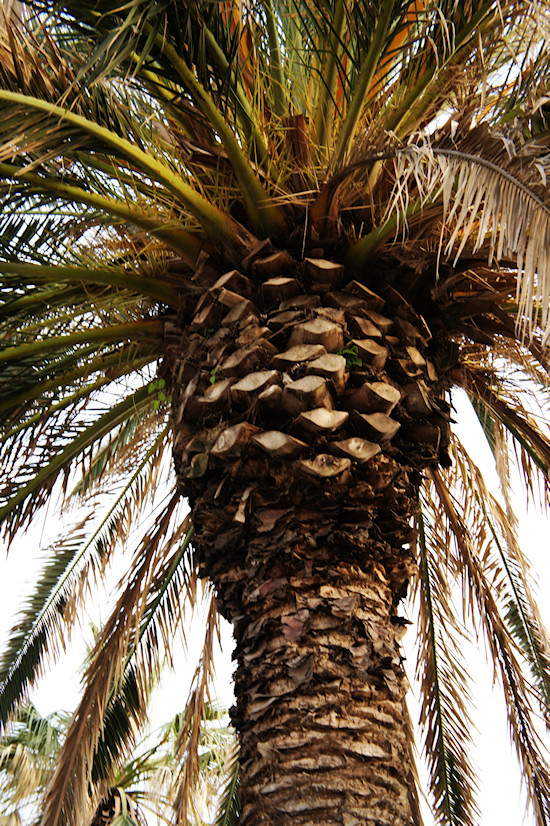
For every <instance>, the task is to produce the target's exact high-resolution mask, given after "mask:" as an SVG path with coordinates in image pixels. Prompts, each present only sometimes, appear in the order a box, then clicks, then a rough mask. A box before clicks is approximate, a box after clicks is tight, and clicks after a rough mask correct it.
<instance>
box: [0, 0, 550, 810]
mask: <svg viewBox="0 0 550 826" xmlns="http://www.w3.org/2000/svg"><path fill="white" fill-rule="evenodd" d="M549 22H550V21H549V7H548V4H547V3H546V2H544V0H539V2H534V0H531V2H526V0H524V1H523V2H522V1H521V0H501V2H496V0H479V2H478V3H476V4H473V3H470V2H464V3H456V2H454V0H438V2H435V1H434V0H383V2H377V3H373V2H369V1H368V0H363V2H351V0H257V2H254V3H234V2H231V0H221V2H216V3H211V2H205V1H204V0H163V2H158V0H154V2H153V0H129V1H128V2H127V3H124V4H120V3H113V2H110V0H96V2H94V3H82V2H76V1H75V2H73V1H72V0H66V2H63V3H62V2H56V0H53V2H51V0H49V2H43V3H42V2H40V0H34V2H32V3H29V4H28V5H26V4H24V3H23V4H19V3H18V4H14V3H7V4H6V3H5V4H4V17H3V23H2V44H1V48H2V55H1V61H0V66H1V68H0V103H1V110H0V146H1V149H0V176H1V178H2V181H3V183H2V190H1V192H2V217H1V223H0V233H1V238H2V256H1V258H2V260H1V263H0V272H1V273H2V288H1V293H0V295H1V300H2V305H1V309H0V313H1V322H0V323H1V325H2V339H1V341H2V347H3V349H2V352H1V354H0V377H1V381H2V383H3V384H2V388H3V393H2V400H1V402H0V410H1V416H2V428H3V430H2V443H1V445H2V447H1V457H2V470H3V479H4V482H5V484H4V487H3V493H2V496H3V499H2V503H1V507H0V518H1V520H2V522H3V525H4V528H5V532H6V535H7V537H8V539H10V538H12V537H13V536H15V535H16V534H17V533H19V532H21V531H24V530H25V528H26V526H27V525H28V524H29V522H30V520H31V519H32V517H33V515H34V514H35V513H36V512H37V511H38V509H39V508H40V507H42V506H43V505H44V504H45V503H46V502H47V501H48V500H49V499H50V497H51V496H52V495H56V496H59V495H61V496H62V497H63V498H64V499H65V500H68V501H74V500H76V501H83V502H86V501H89V499H90V497H96V499H95V500H94V501H95V502H96V504H97V506H98V507H99V505H101V504H105V501H107V500H105V499H101V497H100V492H101V491H108V492H109V493H110V494H111V496H114V497H115V499H114V501H113V500H108V501H109V503H110V504H108V506H107V513H106V514H105V513H103V515H101V516H98V517H97V521H96V522H92V521H91V520H89V521H84V522H81V523H79V525H78V527H77V530H76V532H75V533H74V534H71V535H69V536H64V537H62V538H61V540H60V541H59V543H57V544H56V545H54V546H53V547H52V548H51V549H50V554H49V556H50V558H49V561H48V565H47V568H46V571H45V573H44V575H43V577H42V578H41V579H40V580H39V582H38V584H37V587H36V591H35V593H34V595H33V596H32V598H31V599H30V601H29V604H28V605H27V606H26V607H25V609H24V611H23V614H22V616H21V617H20V619H19V622H18V625H17V627H16V629H14V634H13V636H12V639H11V642H10V644H9V647H8V649H7V651H6V654H5V657H4V659H3V661H2V665H1V671H0V681H1V685H2V697H1V703H0V719H1V720H2V721H4V722H5V721H6V720H8V719H9V716H10V715H11V714H12V713H13V712H14V709H16V708H17V706H18V704H19V703H20V702H21V699H22V698H23V697H24V696H25V692H26V690H27V687H28V686H29V685H30V684H32V682H33V680H34V679H35V676H36V675H37V674H38V672H39V671H40V667H41V664H42V662H43V659H44V657H45V656H46V655H47V653H48V651H49V650H54V649H55V648H56V647H57V646H58V645H59V644H60V641H62V640H63V638H64V635H65V634H66V632H67V628H68V627H69V626H70V624H71V622H72V621H73V619H74V617H75V615H76V613H77V609H78V605H79V601H80V599H81V598H82V597H83V594H84V592H85V590H86V583H87V582H88V581H89V579H90V578H91V577H94V576H95V575H99V574H101V573H102V572H103V571H104V570H105V569H106V566H107V565H108V562H109V560H110V559H111V557H112V554H113V552H114V550H115V548H116V547H117V542H120V541H122V540H124V539H125V538H126V537H127V536H128V535H129V533H130V530H131V528H132V527H133V523H134V520H135V514H136V513H138V512H143V510H144V508H145V506H146V505H147V503H148V502H150V501H151V497H152V496H153V493H154V492H155V490H156V488H157V484H158V482H159V480H160V479H161V478H162V477H163V476H164V477H168V476H169V474H168V471H167V470H166V466H167V465H166V462H165V461H164V457H165V456H166V455H167V453H168V451H172V456H173V467H174V469H175V473H174V474H173V476H172V477H170V478H172V480H173V490H172V493H169V494H168V495H167V498H166V500H165V502H164V504H163V506H162V508H160V509H159V510H157V511H156V512H155V514H154V516H153V521H152V522H150V523H148V526H147V528H146V530H144V533H143V537H142V540H141V543H140V544H139V545H138V547H137V549H136V553H135V558H134V560H133V563H132V566H131V568H130V571H129V574H128V577H127V579H126V581H125V587H124V588H122V589H121V592H120V598H119V601H118V603H117V606H116V608H115V610H114V611H113V614H112V615H111V617H110V618H109V619H108V621H107V622H106V624H105V627H104V629H103V631H102V633H101V635H100V638H99V640H98V642H97V645H96V648H95V650H94V655H93V658H92V661H91V663H90V665H89V667H88V670H87V672H86V678H85V686H84V690H83V695H82V700H81V703H80V705H79V707H78V708H77V710H76V712H75V715H74V717H73V720H72V722H71V725H70V727H69V731H68V734H67V737H66V739H65V742H64V745H63V747H62V748H61V750H60V753H59V757H58V760H57V765H56V769H55V771H54V773H53V776H52V780H51V782H50V785H49V788H48V791H47V794H46V798H45V803H44V812H43V820H42V823H43V824H44V826H53V824H57V823H75V822H78V823H81V822H83V819H84V816H83V812H86V811H90V807H92V810H93V806H94V805H95V804H96V803H97V801H98V800H99V799H100V798H101V797H102V796H103V795H104V793H105V790H106V789H108V788H110V787H111V785H112V783H111V780H110V778H111V776H112V773H113V771H114V767H115V766H116V765H117V762H118V761H119V760H121V759H122V758H121V755H122V754H123V752H124V749H125V748H128V744H129V743H130V744H131V742H132V740H133V738H134V737H135V734H136V731H137V730H138V729H139V726H140V725H141V722H142V720H143V718H144V715H145V708H146V700H147V685H148V675H150V674H151V673H152V672H154V671H155V669H156V668H157V665H158V661H159V657H161V656H162V652H163V651H164V648H165V646H168V648H170V645H171V640H172V637H173V634H174V631H175V629H176V628H177V627H178V626H181V623H182V611H181V604H182V603H181V600H182V596H181V595H182V594H186V595H187V596H188V597H189V598H190V599H191V601H193V599H194V597H195V592H196V581H195V576H196V572H197V571H198V572H199V573H200V576H201V577H203V578H207V579H208V581H209V582H211V583H212V587H213V590H211V591H210V602H209V606H210V607H209V609H208V621H207V630H206V637H205V649H204V650H205V653H204V656H203V659H202V664H201V666H200V667H199V669H198V671H197V673H196V677H195V680H194V683H193V688H192V697H191V704H190V706H189V708H190V709H194V711H193V712H192V713H191V712H190V714H191V716H190V720H191V721H192V720H198V719H200V717H201V713H200V710H201V708H203V707H204V703H205V702H206V699H205V698H206V696H207V686H208V677H209V673H210V671H211V656H210V652H211V650H212V648H211V646H212V641H213V639H214V638H215V633H216V631H215V629H216V610H218V611H219V612H220V613H221V614H222V615H223V616H224V617H226V618H227V619H229V620H230V621H231V622H232V623H233V627H234V632H235V639H236V651H235V657H236V659H237V672H236V680H235V692H236V707H235V709H234V712H233V722H234V724H235V726H236V728H237V730H238V735H239V741H240V750H241V754H240V778H241V780H240V782H241V799H242V812H241V815H240V820H239V822H240V823H242V824H253V825H254V826H257V824H262V823H276V824H286V823H289V824H290V823H292V824H320V823H323V824H330V823H340V824H342V823H345V824H353V823H357V824H359V823H361V824H363V823H377V824H392V826H397V824H410V823H417V822H419V821H420V814H419V811H418V802H417V795H416V783H415V769H414V759H413V755H412V735H411V726H410V721H409V719H408V715H407V711H406V705H405V694H406V687H407V682H406V679H405V675H404V670H403V665H402V653H401V649H400V645H399V640H400V638H401V636H402V633H403V630H404V627H405V626H406V621H405V620H404V619H403V617H402V616H401V615H400V613H399V610H400V608H399V606H400V603H401V602H402V600H403V599H404V598H405V597H406V595H407V592H408V591H410V590H412V591H413V593H414V595H416V596H415V600H416V601H415V602H414V604H415V605H416V606H417V607H418V610H419V617H420V622H419V630H418V637H419V650H420V656H419V665H418V676H419V680H420V683H421V692H422V710H421V726H422V729H423V735H422V736H423V749H424V752H425V754H426V756H427V762H428V767H429V773H430V784H431V793H432V801H433V807H434V812H435V814H436V817H437V818H438V820H439V822H441V823H447V824H473V823H475V822H476V817H477V815H476V811H477V810H476V803H475V794H474V792H475V779H474V777H473V771H472V767H471V761H470V759H469V751H468V749H469V742H470V736H471V726H470V724H469V718H468V674H467V667H466V665H465V664H464V662H463V659H462V656H461V648H462V641H463V636H464V634H465V633H466V631H465V629H466V628H467V627H468V624H469V623H470V624H471V623H473V626H474V628H476V629H478V632H479V634H480V636H481V637H483V638H484V640H485V643H486V645H487V647H488V650H489V651H490V652H491V655H492V657H493V659H494V663H495V673H496V674H497V676H498V679H499V681H500V683H501V685H502V688H503V690H504V695H505V698H506V701H507V705H508V714H509V722H510V730H511V735H512V738H513V742H514V746H515V749H516V751H517V754H518V756H519V762H520V765H521V770H522V773H523V778H524V780H525V784H526V787H527V791H528V795H529V799H530V802H531V805H532V808H533V811H534V813H535V818H536V822H537V823H538V824H547V823H549V822H550V774H549V770H548V765H547V763H546V762H545V757H544V753H543V748H542V746H541V744H540V741H539V732H538V727H537V722H536V720H537V715H538V714H540V713H541V711H542V714H543V716H545V718H546V719H547V715H548V706H549V700H550V671H549V660H548V639H547V637H546V634H545V631H544V629H543V628H542V626H541V622H540V619H539V614H538V612H537V609H536V606H535V604H534V602H533V599H532V596H531V591H530V587H529V575H528V567H527V562H526V561H525V559H524V557H523V556H522V554H521V552H520V550H519V548H518V545H517V540H516V532H515V524H514V517H513V513H512V510H511V508H510V503H509V500H508V499H506V497H505V501H504V506H500V505H499V504H498V502H497V501H496V500H495V499H494V498H493V497H492V496H491V494H490V493H489V492H488V491H487V490H486V488H485V485H484V483H483V479H482V476H481V474H480V472H479V471H478V469H477V468H476V466H475V463H474V462H473V461H472V460H471V458H470V457H469V456H468V455H467V453H466V451H465V450H464V448H463V447H462V446H461V445H460V443H459V442H458V440H457V438H456V436H455V435H454V434H453V432H452V427H451V425H452V423H453V409H452V405H451V396H450V392H451V390H452V389H453V388H461V389H463V390H465V391H466V392H467V393H468V395H469V397H470V399H471V401H472V404H473V405H474V408H475V410H476V412H477V414H478V416H479V419H480V421H481V422H482V425H483V427H484V429H485V433H486V435H487V439H488V441H489V444H490V446H491V448H492V450H493V452H494V454H495V457H496V460H497V467H498V469H499V472H500V474H501V478H502V481H503V486H504V491H505V492H506V490H507V480H508V473H509V461H510V460H509V457H513V456H514V455H515V456H517V459H518V462H519V466H520V468H521V470H522V472H523V476H524V478H525V482H526V486H527V491H528V493H529V494H533V495H534V496H535V497H536V496H537V495H539V494H540V496H541V497H542V500H543V502H544V503H545V504H546V503H547V502H548V500H549V490H550V488H549V468H550V440H549V437H548V432H547V428H546V426H545V423H544V419H543V418H542V417H540V416H537V414H536V406H535V405H536V404H537V403H538V402H540V398H541V397H544V394H546V393H547V389H548V372H549V370H548V367H549V359H548V351H547V349H546V347H547V343H548V339H549V337H550V301H549V298H550V262H549V253H548V250H549V249H550V244H549V241H550V220H549V218H550V208H549V206H548V196H547V190H546V178H547V174H548V158H549V155H548V140H549V131H548V124H547V117H546V115H547V112H546V109H547V107H548V97H547V87H546V82H547V77H548V69H549V67H548V63H549V57H548V55H549V50H548V31H549ZM541 394H542V396H541ZM117 485H118V487H117ZM183 500H186V501H188V503H189V507H190V515H188V514H186V513H185V509H184V507H183V505H182V501H183ZM97 513H98V511H97ZM411 584H412V586H413V587H412V588H410V587H409V586H410V585H411ZM462 593H464V595H465V596H464V605H463V606H462V605H461V604H460V603H461V594H462ZM189 731H191V732H192V733H191V734H190V736H189V738H188V739H187V745H186V746H185V747H182V750H181V754H182V755H184V756H185V757H186V759H185V761H184V770H183V771H182V775H181V784H180V791H179V796H178V803H177V807H176V809H177V818H178V822H179V823H185V822H186V818H187V811H188V795H187V794H186V790H188V789H189V788H190V784H191V782H192V778H193V777H195V776H196V774H197V772H198V758H199V750H198V748H197V742H198V741H197V731H198V729H197V727H196V725H195V727H194V728H193V726H191V729H189Z"/></svg>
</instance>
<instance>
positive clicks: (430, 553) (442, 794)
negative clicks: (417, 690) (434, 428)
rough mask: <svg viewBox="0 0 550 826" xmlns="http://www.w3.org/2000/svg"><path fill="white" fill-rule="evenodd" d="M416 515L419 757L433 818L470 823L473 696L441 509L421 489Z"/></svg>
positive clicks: (476, 813)
mask: <svg viewBox="0 0 550 826" xmlns="http://www.w3.org/2000/svg"><path fill="white" fill-rule="evenodd" d="M423 497H424V500H423V502H422V510H421V512H420V513H419V515H418V518H417V520H418V531H419V546H420V576H419V586H418V599H419V601H420V629H419V640H418V657H417V665H416V669H417V677H418V678H419V680H420V686H421V698H422V699H421V712H420V726H421V729H422V731H423V733H424V749H423V753H424V758H425V760H426V762H427V767H428V771H429V774H430V784H431V792H432V795H433V799H434V804H435V812H436V815H437V817H438V818H439V821H438V822H441V823H446V824H457V825H458V824H474V823H475V822H476V820H477V818H478V817H479V811H478V808H477V805H476V800H475V798H476V792H477V782H476V775H475V768H474V766H473V762H472V760H471V757H470V753H469V752H470V748H471V740H472V738H471V731H472V725H473V724H472V720H471V717H470V713H469V708H471V703H472V698H471V693H470V691H469V688H468V678H467V668H466V664H465V662H464V660H463V657H462V654H461V644H463V643H464V639H465V631H464V629H463V628H462V627H461V624H460V622H459V621H458V620H457V618H456V617H455V616H454V614H453V602H454V601H455V600H456V594H453V593H452V585H451V582H452V580H451V576H452V573H453V572H452V571H449V572H448V571H447V569H448V565H447V564H442V563H443V560H445V563H446V561H447V554H448V550H447V549H448V537H446V536H445V535H443V536H441V534H440V531H439V530H438V521H439V520H440V519H441V511H440V508H438V506H437V503H436V502H435V501H434V500H433V499H432V498H431V496H430V491H429V490H428V489H425V490H424V491H423Z"/></svg>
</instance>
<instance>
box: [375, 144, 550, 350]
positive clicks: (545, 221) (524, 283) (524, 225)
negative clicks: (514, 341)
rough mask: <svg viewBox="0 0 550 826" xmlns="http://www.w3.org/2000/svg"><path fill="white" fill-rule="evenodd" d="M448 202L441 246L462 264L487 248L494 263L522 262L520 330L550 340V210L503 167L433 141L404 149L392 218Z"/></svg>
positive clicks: (518, 291)
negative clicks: (537, 330) (464, 256)
mask: <svg viewBox="0 0 550 826" xmlns="http://www.w3.org/2000/svg"><path fill="white" fill-rule="evenodd" d="M437 199H440V200H441V206H442V227H441V252H442V254H444V255H445V256H446V257H447V258H450V259H451V260H454V261H455V262H456V261H457V260H458V259H459V258H460V256H461V255H462V254H463V253H464V251H465V250H468V251H471V253H474V254H475V253H478V252H479V251H480V250H482V249H487V255H488V259H489V261H493V260H496V261H504V262H505V263H506V262H509V261H514V262H515V265H516V267H517V276H516V277H517V288H516V294H517V301H518V304H519V311H518V323H519V332H520V334H521V335H522V336H523V337H530V336H533V333H534V331H535V328H537V327H539V328H540V329H542V331H543V344H546V343H547V342H548V340H549V338H550V253H549V250H550V209H549V208H548V206H547V205H546V204H545V203H544V202H543V201H542V200H541V199H540V198H539V197H538V196H537V195H535V193H534V192H533V191H532V190H531V189H530V188H529V187H528V186H526V185H525V184H523V183H522V181H521V180H519V179H518V178H517V177H515V176H514V175H511V174H510V173H509V172H507V171H506V169H505V168H503V167H502V166H498V165H497V164H495V163H493V162H492V161H491V160H488V159H486V158H483V157H480V156H475V155H471V154H468V153H467V152H463V151H460V150H459V149H447V148H442V147H438V146H432V145H430V144H429V143H428V142H427V141H426V140H424V141H421V142H418V143H415V144H412V143H411V145H409V146H407V147H405V148H403V149H399V150H398V151H397V152H396V161H395V186H394V189H393V192H392V195H391V198H390V202H389V205H388V208H387V213H386V217H387V218H389V217H390V216H391V215H392V214H394V213H396V212H397V213H399V214H400V215H402V216H406V215H407V212H408V211H409V208H410V205H411V204H415V205H416V207H418V206H419V202H420V203H421V204H428V203H433V202H434V201H435V200H437Z"/></svg>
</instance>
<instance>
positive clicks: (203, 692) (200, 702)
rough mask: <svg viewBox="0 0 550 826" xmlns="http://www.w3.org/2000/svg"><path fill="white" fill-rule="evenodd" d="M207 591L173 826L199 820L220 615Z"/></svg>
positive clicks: (179, 750) (181, 746) (180, 741)
mask: <svg viewBox="0 0 550 826" xmlns="http://www.w3.org/2000/svg"><path fill="white" fill-rule="evenodd" d="M209 591H210V594H209V597H210V598H209V603H208V609H207V615H206V628H205V636H204V645H203V649H202V655H201V660H200V663H199V665H198V667H197V670H196V672H195V675H194V677H193V682H192V685H191V690H190V692H189V698H188V701H187V704H186V708H185V718H184V721H183V725H182V728H181V734H180V736H179V738H178V743H177V748H176V760H177V763H178V765H180V766H181V768H180V772H179V776H178V780H177V793H176V797H175V801H174V811H175V820H174V823H175V824H176V826H185V824H187V823H188V814H189V812H191V813H192V814H193V815H195V816H197V817H199V816H200V812H199V811H198V807H199V801H198V800H197V795H196V792H197V789H198V782H199V779H200V758H199V746H200V732H201V725H202V721H203V719H204V717H205V710H206V705H207V701H209V700H210V685H211V682H212V678H213V669H214V663H213V653H214V643H215V639H216V637H218V639H219V615H218V611H217V608H216V600H215V596H214V591H213V589H212V587H211V586H210V587H209Z"/></svg>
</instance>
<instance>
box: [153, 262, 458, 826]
mask: <svg viewBox="0 0 550 826" xmlns="http://www.w3.org/2000/svg"><path fill="white" fill-rule="evenodd" d="M275 257H276V258H277V256H275ZM272 258H273V256H268V257H266V258H264V259H263V260H260V261H254V260H252V261H251V262H249V264H248V271H247V272H248V275H249V276H250V278H248V277H245V276H244V275H243V274H240V273H235V272H232V273H229V274H227V275H226V276H223V277H222V278H221V279H218V280H217V281H216V279H215V278H213V277H212V276H211V274H210V275H209V276H208V281H207V283H206V286H205V275H204V272H202V273H201V272H199V274H198V276H197V284H198V285H202V287H200V286H198V287H197V296H195V297H193V298H190V299H189V300H187V301H186V303H185V305H184V306H183V308H182V313H181V314H180V317H179V318H178V319H176V320H174V321H170V322H168V323H167V326H166V330H167V353H168V356H167V361H166V365H165V370H166V375H167V376H168V377H169V379H170V381H171V391H172V397H173V403H174V417H175V423H176V444H175V452H174V459H175V465H176V470H177V473H178V479H179V483H180V488H181V490H182V493H184V494H185V495H186V496H188V497H189V499H190V501H191V505H192V508H193V521H194V525H195V531H196V549H197V555H198V560H199V564H200V567H201V571H202V573H203V574H204V575H206V576H208V577H210V578H211V579H212V580H213V582H214V584H215V586H216V589H217V594H218V602H219V607H220V610H221V612H222V613H223V615H224V616H225V617H226V618H227V619H229V620H230V621H231V622H232V623H233V626H234V629H235V638H236V641H237V647H236V652H235V656H236V658H237V662H238V667H237V675H236V697H237V704H236V709H235V711H234V723H235V725H236V728H237V730H238V732H239V736H240V739H241V748H242V799H243V806H244V808H243V815H242V819H241V822H242V823H243V824H250V826H252V824H260V823H272V824H285V823H289V824H290V823H292V824H323V823H327V824H332V823H341V824H361V823H367V824H368V823H371V824H378V826H382V824H387V825H388V826H389V824H392V826H396V824H412V823H415V822H417V821H418V811H417V804H416V792H415V783H414V772H413V763H412V758H411V753H410V750H411V746H410V743H411V737H410V731H409V726H408V720H407V715H406V710H405V706H404V695H405V691H406V680H405V678H404V674H403V669H402V663H401V656H400V652H399V637H400V636H401V634H402V631H403V628H404V625H405V623H404V621H403V620H402V619H400V618H399V616H398V614H397V609H398V604H399V602H400V600H401V599H402V598H403V596H404V595H405V594H406V591H407V585H408V582H409V579H410V578H411V576H414V574H415V570H416V562H415V554H414V549H415V538H416V537H415V533H414V530H413V527H412V517H413V514H414V511H415V508H416V507H417V503H418V490H419V485H420V481H421V473H422V470H423V469H424V468H425V467H426V466H428V465H436V464H437V463H438V462H439V461H442V462H445V461H446V460H447V459H446V444H447V429H448V418H449V406H448V404H447V403H446V401H445V399H444V392H445V387H446V386H447V384H446V372H447V371H449V370H451V369H452V368H453V366H454V361H453V359H452V356H449V353H448V351H447V350H445V348H444V347H442V345H441V343H440V341H439V340H434V339H433V338H432V334H431V331H430V328H429V325H428V323H427V322H426V321H425V320H424V318H422V317H421V316H419V315H418V313H417V312H416V311H415V310H414V308H413V307H412V306H411V304H409V303H408V302H407V301H405V300H404V299H403V298H402V296H401V295H399V293H397V292H396V291H395V290H393V289H388V290H387V291H386V295H385V296H384V295H378V294H377V293H375V292H373V290H372V289H371V286H372V285H370V284H365V283H362V281H361V280H355V281H352V282H350V283H349V284H348V285H347V287H343V286H342V284H343V283H344V281H345V271H344V269H343V268H342V267H341V266H339V265H338V266H334V265H332V263H331V262H324V263H323V261H320V260H319V259H313V258H312V259H307V260H306V261H305V262H304V263H303V264H297V263H296V262H292V261H291V259H290V258H289V257H286V258H285V260H284V267H285V268H286V271H285V272H279V271H277V272H274V271H272V270H270V262H272ZM277 261H279V258H277ZM270 274H271V275H276V277H274V278H269V275H270ZM329 275H330V278H329ZM321 276H323V279H325V280H323V281H322V282H320V281H319V279H321ZM255 278H256V282H255V280H254V279H255ZM325 281H326V283H325ZM262 282H263V283H262ZM228 285H229V286H230V288H231V290H236V289H239V290H240V292H241V295H242V298H241V301H240V303H239V302H238V301H237V300H236V299H235V298H234V297H232V298H231V301H230V300H229V299H228V298H227V290H228V288H229V286H228ZM232 296H234V293H232ZM228 309H229V312H227V310H228ZM206 317H207V318H208V324H209V327H208V328H206V327H205V326H204V319H205V318H206ZM210 325H211V326H210ZM211 328H215V332H213V330H212V329H211ZM212 332H213V334H211V333H212ZM442 342H443V344H444V337H442ZM374 345H376V346H374ZM346 356H347V359H346ZM212 382H214V383H213V384H212ZM218 382H219V383H220V384H219V386H218V388H217V390H216V389H215V388H216V385H217V384H218Z"/></svg>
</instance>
